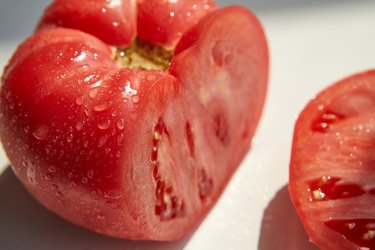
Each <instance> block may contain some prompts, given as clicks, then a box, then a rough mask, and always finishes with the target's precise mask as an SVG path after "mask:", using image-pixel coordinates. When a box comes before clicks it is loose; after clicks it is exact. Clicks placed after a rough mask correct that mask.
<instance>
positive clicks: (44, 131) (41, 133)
mask: <svg viewBox="0 0 375 250" xmlns="http://www.w3.org/2000/svg"><path fill="white" fill-rule="evenodd" d="M47 135H48V127H47V126H46V125H42V126H40V127H39V128H38V129H37V130H35V131H34V132H33V136H34V137H35V138H36V139H38V140H40V141H42V140H44V139H46V137H47Z"/></svg>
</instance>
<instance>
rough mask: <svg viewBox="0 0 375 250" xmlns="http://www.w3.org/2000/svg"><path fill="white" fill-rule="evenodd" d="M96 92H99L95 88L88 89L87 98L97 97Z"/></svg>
mask: <svg viewBox="0 0 375 250" xmlns="http://www.w3.org/2000/svg"><path fill="white" fill-rule="evenodd" d="M98 92H99V90H98V89H97V88H94V89H90V90H89V97H90V98H91V99H95V98H96V97H97V96H98Z"/></svg>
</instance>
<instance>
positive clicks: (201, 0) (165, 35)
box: [137, 0, 217, 48]
mask: <svg viewBox="0 0 375 250" xmlns="http://www.w3.org/2000/svg"><path fill="white" fill-rule="evenodd" d="M215 9H217V5H216V3H215V1H214V0H174V1H159V0H138V25H137V26H138V36H139V37H140V38H141V39H143V40H145V41H148V42H152V43H155V44H161V45H164V46H167V47H171V48H173V47H175V45H176V44H177V43H178V41H179V39H180V37H181V36H182V35H183V34H184V32H185V31H186V30H188V29H189V28H190V27H192V26H194V24H196V23H197V22H198V21H199V20H200V19H202V18H203V17H204V16H205V15H207V14H208V13H210V12H212V11H213V10H215Z"/></svg>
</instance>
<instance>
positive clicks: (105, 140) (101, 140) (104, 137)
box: [98, 135, 108, 148]
mask: <svg viewBox="0 0 375 250" xmlns="http://www.w3.org/2000/svg"><path fill="white" fill-rule="evenodd" d="M107 139H108V136H107V135H105V136H103V137H101V138H100V139H99V142H98V147H99V148H101V147H103V146H104V144H105V143H106V142H107Z"/></svg>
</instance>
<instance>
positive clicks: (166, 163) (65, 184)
mask: <svg viewBox="0 0 375 250" xmlns="http://www.w3.org/2000/svg"><path fill="white" fill-rule="evenodd" d="M166 2H168V4H167V3H166ZM150 7H152V8H150ZM172 12H173V14H174V15H173V18H171V13H172ZM188 13H190V15H189V19H186V20H185V19H184V18H183V17H184V16H185V15H187V14H188ZM141 15H142V16H141ZM142 23H143V24H142ZM149 27H159V28H156V29H157V30H159V31H160V33H157V32H156V33H155V32H154V31H155V30H152V29H151V30H150V29H149ZM161 31H162V32H161ZM160 34H162V36H161V35H160ZM192 34H193V35H194V37H193V38H194V39H191V38H192V37H191V35H192ZM249 44H251V46H249ZM268 60H269V59H268V47H267V41H266V38H265V34H264V31H263V29H262V26H261V24H260V22H259V21H258V20H257V18H256V17H255V15H254V14H253V13H251V12H250V11H249V10H247V9H245V8H243V7H239V6H231V7H226V8H219V7H218V6H217V5H216V4H215V3H214V1H211V0H184V1H183V0H177V1H147V2H146V1H141V0H139V1H131V0H82V1H72V0H66V1H63V0H55V1H53V2H52V3H51V5H50V6H49V7H48V8H47V10H46V11H45V12H44V15H43V17H42V18H41V19H40V22H39V24H38V26H37V29H36V31H35V33H34V34H33V35H32V36H31V37H30V38H28V39H27V40H26V41H25V42H24V43H22V44H21V45H20V46H19V47H18V49H17V51H16V52H15V53H14V55H13V56H12V58H11V59H10V61H9V64H8V65H7V67H6V68H5V70H4V75H3V78H2V85H1V89H0V138H1V142H2V144H3V146H4V150H5V152H6V154H7V156H8V158H9V160H10V161H11V163H12V164H11V165H12V169H13V171H14V172H15V174H16V175H17V177H18V178H19V179H20V181H21V182H22V183H23V184H24V186H25V187H26V188H27V189H28V191H29V192H30V193H31V194H32V195H33V196H34V197H35V198H36V199H37V200H38V201H39V202H41V203H42V204H43V205H44V206H45V207H46V208H47V209H49V210H51V211H53V212H55V213H56V214H58V215H60V216H61V217H63V218H65V219H66V220H68V221H70V222H72V223H74V224H76V225H79V226H81V227H85V228H87V229H89V230H92V231H95V232H97V233H101V234H104V235H108V236H111V237H117V238H126V239H133V240H157V241H170V240H176V239H180V238H182V237H186V236H188V235H189V234H191V233H192V232H193V231H194V230H195V229H196V228H197V227H198V226H199V224H200V223H201V222H202V220H203V219H204V217H205V216H206V215H207V213H209V211H210V209H211V208H212V207H213V206H214V204H215V203H216V201H217V200H218V198H219V197H220V195H221V193H222V192H223V190H224V188H225V186H226V185H227V183H228V182H229V180H230V178H231V176H232V175H233V173H234V172H235V171H236V169H237V168H238V166H239V165H240V163H241V161H242V160H243V158H244V157H245V155H246V154H247V152H248V150H249V148H250V146H251V140H252V137H253V135H254V133H255V132H256V128H257V126H258V123H259V119H260V117H261V115H262V110H263V106H264V101H265V96H266V92H267V84H268V70H269V61H268Z"/></svg>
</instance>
